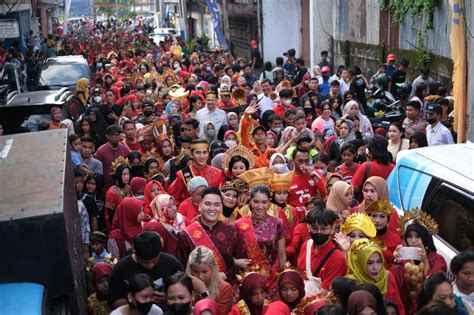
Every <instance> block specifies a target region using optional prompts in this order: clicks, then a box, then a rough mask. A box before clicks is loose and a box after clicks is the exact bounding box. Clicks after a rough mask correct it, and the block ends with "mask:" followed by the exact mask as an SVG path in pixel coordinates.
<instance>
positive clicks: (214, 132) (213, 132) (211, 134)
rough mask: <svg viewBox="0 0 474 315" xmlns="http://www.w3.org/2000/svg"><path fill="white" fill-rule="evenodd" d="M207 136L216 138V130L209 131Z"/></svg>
mask: <svg viewBox="0 0 474 315" xmlns="http://www.w3.org/2000/svg"><path fill="white" fill-rule="evenodd" d="M207 134H208V135H209V136H211V137H214V136H215V135H216V130H215V129H211V130H208V131H207Z"/></svg>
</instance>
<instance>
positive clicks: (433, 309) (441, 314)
mask: <svg viewBox="0 0 474 315" xmlns="http://www.w3.org/2000/svg"><path fill="white" fill-rule="evenodd" d="M416 314H417V315H456V314H457V312H456V310H453V309H452V308H451V307H449V306H448V305H446V303H444V302H442V301H431V302H430V303H428V304H427V305H425V306H424V307H423V308H422V309H421V310H419V311H418V312H416Z"/></svg>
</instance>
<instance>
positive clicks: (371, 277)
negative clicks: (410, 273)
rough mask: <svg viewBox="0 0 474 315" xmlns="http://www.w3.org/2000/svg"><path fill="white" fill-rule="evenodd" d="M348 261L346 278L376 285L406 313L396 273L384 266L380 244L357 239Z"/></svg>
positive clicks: (401, 313)
mask: <svg viewBox="0 0 474 315" xmlns="http://www.w3.org/2000/svg"><path fill="white" fill-rule="evenodd" d="M348 261H349V270H348V272H347V275H346V278H349V279H352V280H354V281H356V282H357V283H359V284H362V283H369V284H373V285H375V286H376V287H377V289H378V290H379V291H380V293H381V294H382V295H383V296H384V297H385V299H386V300H389V301H393V302H394V303H395V304H396V305H397V307H398V309H399V311H400V315H405V309H404V307H403V304H402V301H401V299H400V293H399V291H398V286H397V281H396V279H395V277H394V275H393V274H392V273H391V272H390V271H388V270H386V269H385V267H384V261H383V254H382V249H381V248H380V246H378V245H377V244H376V243H375V242H373V241H370V240H368V239H360V240H355V241H354V242H352V245H351V249H350V251H349V257H348ZM349 300H350V298H349ZM349 304H350V303H349Z"/></svg>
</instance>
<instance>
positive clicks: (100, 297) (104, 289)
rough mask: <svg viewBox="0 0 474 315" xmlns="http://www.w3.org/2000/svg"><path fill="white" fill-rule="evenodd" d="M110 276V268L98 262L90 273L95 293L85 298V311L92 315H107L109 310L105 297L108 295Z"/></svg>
mask: <svg viewBox="0 0 474 315" xmlns="http://www.w3.org/2000/svg"><path fill="white" fill-rule="evenodd" d="M111 275H112V267H111V266H110V265H109V264H107V263H104V262H98V263H96V264H95V265H94V268H92V272H91V279H92V286H93V287H94V290H95V293H92V294H91V295H89V297H88V298H87V310H88V313H89V314H93V315H108V314H110V308H109V305H108V304H107V295H108V293H109V280H110V276H111Z"/></svg>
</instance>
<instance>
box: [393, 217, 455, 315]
mask: <svg viewBox="0 0 474 315" xmlns="http://www.w3.org/2000/svg"><path fill="white" fill-rule="evenodd" d="M401 221H402V223H403V225H402V226H404V227H405V231H404V234H403V239H404V241H405V244H406V246H408V247H415V248H417V249H418V250H417V256H418V258H419V259H418V260H414V259H403V257H402V256H401V255H400V249H401V248H402V246H401V245H399V246H398V247H397V248H396V249H395V251H394V252H393V257H394V258H395V259H394V266H393V267H392V271H393V272H394V275H395V278H396V279H397V282H398V286H399V287H400V292H401V298H402V301H403V304H404V305H405V309H406V310H407V311H408V313H409V314H412V313H413V312H414V311H415V306H416V297H417V295H418V294H419V292H420V290H421V287H422V286H423V283H424V282H425V280H426V279H427V278H429V277H430V276H431V275H432V274H433V273H435V272H437V271H442V272H446V270H447V265H446V261H445V260H444V258H443V256H441V255H440V254H438V253H437V252H436V246H435V244H434V241H433V235H435V234H437V233H438V224H437V223H436V221H434V219H433V218H432V217H431V216H430V215H428V214H426V213H424V212H422V211H421V210H419V209H413V210H411V211H409V212H405V215H404V216H403V217H402V219H401Z"/></svg>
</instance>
